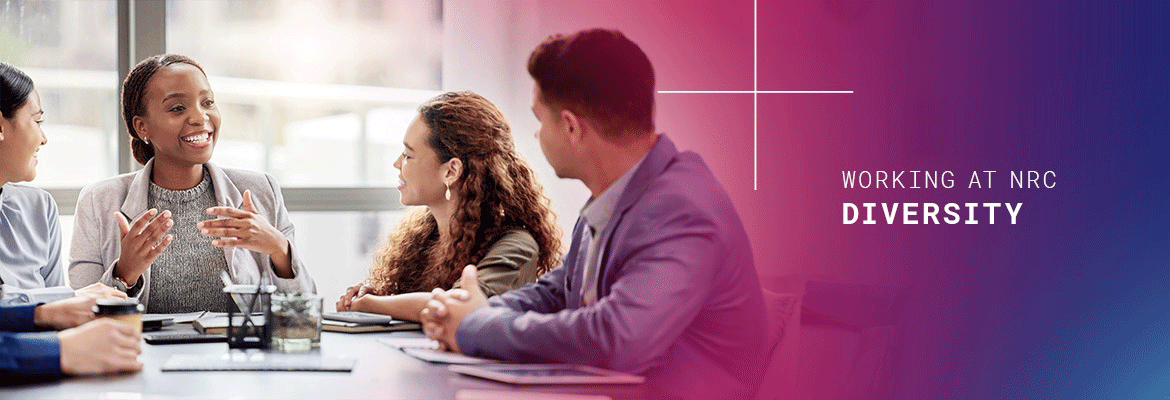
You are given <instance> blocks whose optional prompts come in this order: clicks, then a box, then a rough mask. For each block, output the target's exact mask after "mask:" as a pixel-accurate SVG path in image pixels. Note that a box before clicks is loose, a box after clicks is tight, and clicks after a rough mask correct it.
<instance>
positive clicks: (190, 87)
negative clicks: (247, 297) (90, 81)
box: [69, 54, 316, 313]
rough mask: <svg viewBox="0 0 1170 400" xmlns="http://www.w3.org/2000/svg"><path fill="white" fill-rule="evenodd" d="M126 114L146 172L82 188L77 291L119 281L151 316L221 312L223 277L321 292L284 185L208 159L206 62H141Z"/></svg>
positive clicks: (215, 113) (210, 97)
mask: <svg viewBox="0 0 1170 400" xmlns="http://www.w3.org/2000/svg"><path fill="white" fill-rule="evenodd" d="M122 117H123V118H124V120H125V122H126V129H127V130H128V131H129V132H130V143H131V146H132V147H133V150H134V158H135V159H136V160H137V161H138V162H139V163H140V164H142V165H143V168H142V170H140V171H138V172H133V173H129V174H124V175H120V176H117V177H114V178H111V179H108V180H105V181H102V182H98V183H95V184H93V185H90V186H87V187H86V188H84V189H82V190H81V195H80V197H79V199H78V201H77V214H76V215H77V217H76V218H77V219H76V228H75V229H74V234H73V246H72V251H71V255H70V266H69V273H70V277H71V278H72V280H73V283H74V285H75V286H76V285H79V284H85V283H87V282H102V283H105V284H108V285H112V286H114V287H115V288H118V289H119V290H123V291H125V292H126V293H127V294H129V295H130V296H134V297H137V298H138V299H139V301H140V302H141V303H142V304H144V305H145V306H146V312H148V313H182V312H191V311H200V310H210V311H225V310H226V308H227V301H226V300H225V298H224V295H223V292H222V291H221V290H222V288H223V282H222V281H221V280H220V274H221V272H224V271H226V272H228V274H229V275H230V276H231V279H232V280H233V281H234V282H235V283H241V284H257V283H260V282H264V283H274V284H275V285H276V286H277V287H278V288H279V289H280V290H282V291H286V292H308V293H312V292H315V291H316V286H315V285H314V283H313V280H312V278H310V277H309V273H308V271H307V270H306V269H305V268H304V266H302V265H301V260H300V258H299V257H297V255H296V251H295V248H294V246H293V224H292V221H290V220H289V216H288V211H287V210H286V209H285V207H284V199H283V198H282V197H281V193H280V186H278V185H277V184H276V180H275V179H274V178H273V177H272V176H271V175H268V174H265V173H260V172H253V171H245V170H238V169H229V168H220V167H218V166H216V165H215V164H212V163H211V162H210V160H211V155H212V151H213V150H214V149H215V144H216V141H217V140H218V139H219V128H220V115H219V109H218V108H216V105H215V93H214V92H212V90H211V86H210V85H209V84H208V82H207V76H206V75H205V74H204V72H203V68H202V67H200V66H199V64H197V63H196V62H195V61H194V60H191V59H190V58H187V57H184V56H181V55H175V54H164V55H157V56H153V57H150V58H147V59H145V60H143V61H142V62H140V63H138V65H137V66H135V67H134V69H133V70H132V71H130V74H129V75H127V76H126V80H125V82H123V84H122ZM217 218H218V219H217Z"/></svg>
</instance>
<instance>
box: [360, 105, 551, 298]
mask: <svg viewBox="0 0 1170 400" xmlns="http://www.w3.org/2000/svg"><path fill="white" fill-rule="evenodd" d="M403 144H404V145H405V147H406V150H405V151H404V152H403V153H402V155H401V156H399V157H398V160H397V161H396V162H395V163H394V166H395V168H398V169H399V170H400V171H401V174H400V175H399V179H400V180H401V182H400V184H401V185H400V186H399V187H398V191H399V192H400V193H401V196H400V197H401V201H402V204H404V205H414V206H424V207H423V208H420V209H419V210H417V211H416V212H414V213H413V214H411V215H410V216H408V217H407V218H406V220H405V221H404V222H403V223H402V225H401V226H400V227H399V228H398V231H397V232H395V233H394V234H392V235H390V238H389V241H388V242H387V243H386V245H385V246H383V247H382V248H381V249H380V250H378V252H377V254H376V256H375V260H374V266H373V268H372V269H371V275H370V278H369V279H368V280H367V281H366V282H365V283H363V284H359V285H355V286H353V287H350V288H349V290H347V291H346V293H345V294H343V295H342V296H341V298H340V299H339V300H338V302H337V309H338V311H365V312H374V313H381V314H387V315H390V316H393V317H395V318H399V319H407V320H416V321H417V320H418V318H419V314H418V313H419V311H420V310H422V308H423V307H424V306H425V304H426V301H427V300H429V299H430V293H429V291H430V290H431V289H434V288H444V289H447V288H451V287H452V286H457V285H458V284H459V277H460V274H461V272H462V270H463V267H464V266H466V265H469V264H472V265H475V266H476V267H477V269H478V271H479V286H480V288H481V289H482V290H483V292H484V293H487V294H488V295H496V294H500V293H503V292H506V291H508V290H511V289H515V288H517V287H520V286H523V285H524V284H527V283H530V282H534V281H536V278H537V277H539V276H540V275H541V274H543V273H544V272H546V271H548V270H550V269H552V267H553V266H554V264H555V263H556V262H557V259H558V257H559V253H560V232H559V229H557V227H556V224H555V221H554V219H553V218H554V216H553V214H552V211H551V210H550V209H549V205H548V198H547V197H545V196H544V193H543V192H542V189H541V186H540V184H539V183H538V182H537V180H536V176H535V174H533V172H532V170H531V168H529V167H528V164H527V163H526V162H525V161H524V160H523V159H521V158H520V156H519V155H518V154H517V153H516V150H515V148H514V146H513V143H512V135H511V129H510V128H509V127H508V123H507V122H506V121H505V120H504V116H503V114H501V113H500V111H499V110H498V109H496V107H495V105H493V104H492V103H491V102H489V101H487V100H486V99H484V98H483V97H481V96H479V95H477V94H474V93H471V92H459V93H446V94H443V95H440V96H438V97H436V98H434V99H432V100H430V101H428V102H426V103H425V104H423V105H422V106H421V107H419V116H418V117H417V118H415V120H414V122H412V123H411V125H410V127H409V128H408V129H407V131H406V137H405V139H404V140H403Z"/></svg>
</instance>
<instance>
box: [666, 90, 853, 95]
mask: <svg viewBox="0 0 1170 400" xmlns="http://www.w3.org/2000/svg"><path fill="white" fill-rule="evenodd" d="M658 93H663V94H753V93H756V94H776V93H779V94H806V93H826V94H852V93H853V91H852V90H659V91H658Z"/></svg>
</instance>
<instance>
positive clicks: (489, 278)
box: [453, 229, 540, 297]
mask: <svg viewBox="0 0 1170 400" xmlns="http://www.w3.org/2000/svg"><path fill="white" fill-rule="evenodd" d="M539 253H540V248H539V246H537V244H536V239H533V238H532V235H531V234H529V233H528V231H526V230H519V229H518V230H514V231H511V232H508V233H507V234H505V235H504V237H501V238H500V240H497V241H496V243H495V244H493V245H492V247H491V249H489V250H488V252H487V255H485V256H483V260H480V261H479V264H477V265H476V268H478V269H479V272H478V277H479V289H480V290H482V291H483V293H484V294H486V295H487V296H488V297H491V296H495V295H498V294H502V293H504V292H507V291H509V290H512V289H517V288H519V287H521V286H524V285H526V284H529V283H532V282H536V278H538V277H539V275H538V274H537V273H536V267H537V262H538V261H539V259H540V258H539V257H537V255H538V254H539ZM453 287H456V288H457V287H459V281H455V285H454V286H453Z"/></svg>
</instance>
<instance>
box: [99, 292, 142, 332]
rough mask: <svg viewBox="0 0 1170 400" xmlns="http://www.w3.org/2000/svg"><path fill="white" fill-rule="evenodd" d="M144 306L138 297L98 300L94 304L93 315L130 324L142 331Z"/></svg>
mask: <svg viewBox="0 0 1170 400" xmlns="http://www.w3.org/2000/svg"><path fill="white" fill-rule="evenodd" d="M142 311H143V307H142V305H141V304H138V300H136V299H126V300H98V301H97V303H96V304H94V306H93V315H94V316H96V317H98V318H109V319H112V320H115V321H118V322H122V323H125V324H129V325H130V326H133V327H134V329H136V330H138V333H142Z"/></svg>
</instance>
